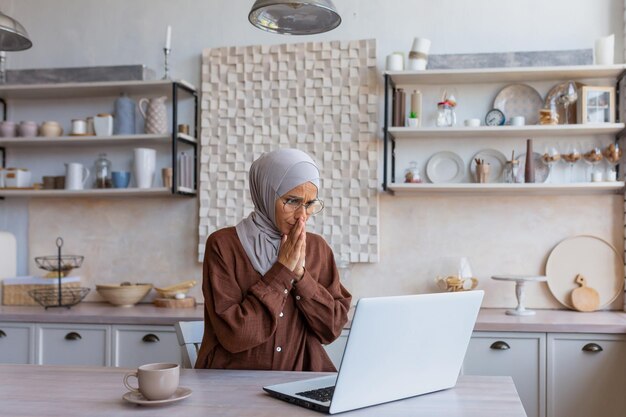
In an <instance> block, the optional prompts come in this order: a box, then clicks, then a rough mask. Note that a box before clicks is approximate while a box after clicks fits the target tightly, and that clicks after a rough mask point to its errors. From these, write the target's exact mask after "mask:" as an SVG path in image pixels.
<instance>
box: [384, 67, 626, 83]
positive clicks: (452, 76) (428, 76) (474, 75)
mask: <svg viewBox="0 0 626 417" xmlns="http://www.w3.org/2000/svg"><path fill="white" fill-rule="evenodd" d="M625 69H626V65H623V64H616V65H572V66H556V67H518V68H476V69H449V70H426V71H386V72H385V75H389V76H390V77H391V79H392V81H393V82H394V84H396V85H406V84H460V83H490V84H492V83H499V82H529V81H558V80H561V81H562V80H581V79H591V78H617V77H618V76H619V75H620V74H621V73H622V71H624V70H625Z"/></svg>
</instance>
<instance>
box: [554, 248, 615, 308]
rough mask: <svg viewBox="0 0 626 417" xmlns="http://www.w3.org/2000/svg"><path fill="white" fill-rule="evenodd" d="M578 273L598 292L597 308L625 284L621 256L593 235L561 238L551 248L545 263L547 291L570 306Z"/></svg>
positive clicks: (609, 302) (603, 304)
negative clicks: (560, 240) (598, 301)
mask: <svg viewBox="0 0 626 417" xmlns="http://www.w3.org/2000/svg"><path fill="white" fill-rule="evenodd" d="M578 274H581V275H582V276H584V277H585V279H586V280H587V286H589V287H591V288H593V289H594V290H596V291H597V292H598V294H599V295H600V307H599V308H604V307H607V306H608V305H609V304H611V303H612V302H613V301H614V300H615V299H616V298H617V296H618V295H619V294H620V293H621V292H622V290H623V288H624V262H623V261H622V257H621V256H620V254H619V253H618V252H617V250H616V249H615V248H614V247H613V246H612V245H611V244H609V243H608V242H606V241H605V240H602V239H600V238H598V237H595V236H575V237H570V238H568V239H565V240H563V241H562V242H560V243H559V244H558V245H556V247H555V248H554V249H552V252H550V256H549V257H548V262H547V263H546V276H547V277H548V288H549V289H550V292H551V293H552V295H553V296H554V298H556V299H557V300H558V301H559V302H560V303H561V304H563V305H564V306H566V307H568V308H572V309H573V308H574V306H573V305H572V297H571V294H572V291H573V290H575V289H576V288H579V285H578V284H576V282H575V281H574V280H575V279H576V276H577V275H578Z"/></svg>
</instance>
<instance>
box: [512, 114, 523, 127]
mask: <svg viewBox="0 0 626 417" xmlns="http://www.w3.org/2000/svg"><path fill="white" fill-rule="evenodd" d="M525 124H526V118H525V117H524V116H513V117H511V126H524V125H525Z"/></svg>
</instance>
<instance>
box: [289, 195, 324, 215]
mask: <svg viewBox="0 0 626 417" xmlns="http://www.w3.org/2000/svg"><path fill="white" fill-rule="evenodd" d="M300 207H304V209H305V210H306V214H308V215H309V216H313V215H316V214H317V213H319V212H320V211H322V210H323V209H324V202H323V201H322V200H318V199H315V200H311V201H309V202H308V203H303V202H302V199H301V198H285V199H283V209H284V210H285V212H287V213H293V212H295V211H297V210H300Z"/></svg>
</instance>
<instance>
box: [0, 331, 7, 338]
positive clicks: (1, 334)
mask: <svg viewBox="0 0 626 417" xmlns="http://www.w3.org/2000/svg"><path fill="white" fill-rule="evenodd" d="M2 337H7V334H6V333H5V332H4V330H0V338H2Z"/></svg>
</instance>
